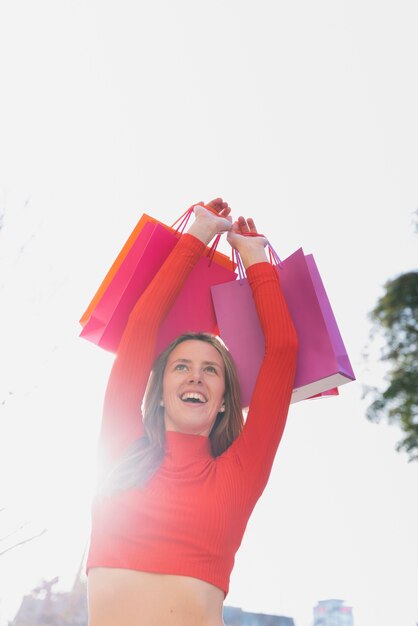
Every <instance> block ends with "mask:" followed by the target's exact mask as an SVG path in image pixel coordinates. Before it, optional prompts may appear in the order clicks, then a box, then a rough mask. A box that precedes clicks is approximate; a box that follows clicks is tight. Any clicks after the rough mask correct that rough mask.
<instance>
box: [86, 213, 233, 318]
mask: <svg viewBox="0 0 418 626" xmlns="http://www.w3.org/2000/svg"><path fill="white" fill-rule="evenodd" d="M196 204H200V205H202V206H204V204H203V202H198V203H196ZM194 206H196V205H192V206H191V207H190V208H189V209H188V210H187V211H185V212H184V213H183V215H181V216H180V217H179V218H178V220H176V221H175V222H174V224H173V225H172V226H167V225H166V224H164V223H163V222H160V221H159V220H157V219H156V218H155V217H152V216H151V215H148V214H147V213H144V214H143V215H142V216H141V217H140V219H139V221H138V223H137V224H136V226H135V228H134V229H133V231H132V232H131V234H130V235H129V237H128V239H127V240H126V242H125V244H124V245H123V247H122V249H121V250H120V252H119V254H118V255H117V257H116V259H115V260H114V262H113V263H112V265H111V267H110V269H109V271H108V272H107V274H106V276H105V277H104V279H103V281H102V282H101V284H100V286H99V288H98V289H97V291H96V293H95V294H94V296H93V298H92V300H91V302H90V304H89V305H88V307H87V309H86V310H85V311H84V313H83V315H82V316H81V318H80V324H81V325H82V326H85V324H87V322H88V320H89V319H90V316H91V314H92V312H93V310H94V309H95V307H96V306H97V304H98V302H99V301H100V299H101V298H102V297H103V294H104V293H105V291H106V289H107V288H108V287H109V285H110V284H111V282H112V281H113V278H114V277H115V275H116V274H117V272H118V271H119V268H120V267H121V265H122V263H123V262H124V260H125V258H126V257H127V256H128V254H129V252H130V251H131V249H132V248H133V247H135V244H136V242H137V240H138V238H141V233H142V230H143V229H144V228H145V226H146V225H147V224H149V223H150V222H151V223H152V224H160V226H162V227H163V228H165V229H166V230H167V231H168V232H169V233H171V234H173V235H175V236H176V237H177V238H179V237H180V236H181V234H182V233H183V231H184V229H185V227H186V225H187V223H188V220H189V218H190V216H191V214H192V212H193V208H194ZM206 208H208V207H206ZM134 258H136V257H134ZM213 260H214V262H215V263H217V264H218V265H221V266H223V267H226V268H228V269H229V267H230V266H231V260H230V258H229V257H228V256H226V255H224V254H221V253H220V252H215V253H214V255H213Z"/></svg>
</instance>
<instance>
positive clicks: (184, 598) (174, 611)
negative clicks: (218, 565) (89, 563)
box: [88, 567, 225, 626]
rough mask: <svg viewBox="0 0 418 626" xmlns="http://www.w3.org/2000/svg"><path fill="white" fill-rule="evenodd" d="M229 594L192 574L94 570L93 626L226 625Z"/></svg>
mask: <svg viewBox="0 0 418 626" xmlns="http://www.w3.org/2000/svg"><path fill="white" fill-rule="evenodd" d="M224 596H225V594H224V592H223V591H222V589H219V587H215V586H214V585H211V584H210V583H207V582H205V581H204V580H199V579H197V578H191V577H189V576H174V575H171V574H152V573H149V572H140V571H134V570H128V569H115V568H104V567H97V568H92V569H90V571H89V576H88V601H89V622H88V626H122V625H123V626H223V620H222V606H223V601H224Z"/></svg>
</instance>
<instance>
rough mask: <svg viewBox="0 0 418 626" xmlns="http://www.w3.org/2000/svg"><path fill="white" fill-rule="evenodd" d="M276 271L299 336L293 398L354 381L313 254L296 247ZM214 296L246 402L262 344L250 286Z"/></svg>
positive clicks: (234, 285) (241, 284)
mask: <svg viewBox="0 0 418 626" xmlns="http://www.w3.org/2000/svg"><path fill="white" fill-rule="evenodd" d="M276 271H277V272H278V273H279V278H280V282H281V286H282V290H283V294H284V296H285V299H286V302H287V305H288V307H289V311H290V314H291V316H292V319H293V323H294V325H295V328H296V332H297V335H298V340H299V350H298V359H297V369H296V377H295V384H294V389H293V394H292V400H291V402H298V401H299V400H304V399H306V398H310V397H312V396H315V395H317V394H322V393H323V392H327V393H330V389H331V388H334V387H338V386H340V385H343V384H345V383H348V382H350V381H352V380H355V376H354V372H353V370H352V367H351V364H350V360H349V358H348V355H347V351H346V349H345V346H344V343H343V340H342V338H341V334H340V331H339V329H338V325H337V322H336V320H335V317H334V314H333V311H332V308H331V305H330V302H329V299H328V296H327V294H326V291H325V288H324V285H323V283H322V280H321V277H320V275H319V272H318V269H317V267H316V264H315V260H314V258H313V256H312V255H307V256H305V255H304V253H303V250H302V248H300V249H299V250H297V251H296V252H294V253H293V254H292V255H291V256H290V257H288V258H287V259H285V260H284V261H282V262H281V267H280V268H279V267H276ZM212 298H213V303H214V307H215V312H216V318H217V322H218V326H219V333H220V336H221V338H222V339H223V341H224V342H225V344H226V345H227V346H228V348H229V350H230V352H231V354H232V357H233V358H234V361H235V363H236V365H237V370H238V376H239V380H240V384H241V394H242V399H243V406H248V405H249V403H250V400H251V396H252V393H253V390H254V386H255V382H256V379H257V375H258V371H259V369H260V365H261V362H262V359H263V354H264V346H265V344H264V337H263V333H262V330H261V327H260V323H259V320H258V316H257V312H256V309H255V305H254V301H253V297H252V293H251V288H250V286H249V285H248V281H247V280H246V279H242V280H237V281H234V282H230V283H227V284H224V285H218V286H216V287H213V288H212ZM243 338H245V339H243ZM278 383H279V381H278ZM331 393H335V392H331Z"/></svg>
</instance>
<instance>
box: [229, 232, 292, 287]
mask: <svg viewBox="0 0 418 626" xmlns="http://www.w3.org/2000/svg"><path fill="white" fill-rule="evenodd" d="M240 234H241V235H243V236H244V237H264V235H262V234H261V233H240ZM267 249H268V253H269V259H270V264H271V265H273V266H277V267H278V268H279V269H283V263H282V261H281V259H280V257H279V255H278V254H277V252H276V250H275V249H274V248H273V246H272V245H271V243H270V242H269V241H268V240H267ZM234 263H235V264H236V266H237V268H238V280H239V283H240V285H242V281H243V280H244V278H245V276H246V274H245V268H244V264H243V262H242V259H241V256H240V254H239V252H238V250H236V249H235V248H232V264H233V265H234Z"/></svg>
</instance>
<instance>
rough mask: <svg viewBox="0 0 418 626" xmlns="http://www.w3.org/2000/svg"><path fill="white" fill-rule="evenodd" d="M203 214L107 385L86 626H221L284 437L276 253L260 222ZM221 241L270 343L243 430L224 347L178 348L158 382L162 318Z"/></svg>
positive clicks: (185, 341) (168, 354)
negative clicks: (249, 527) (270, 253)
mask: <svg viewBox="0 0 418 626" xmlns="http://www.w3.org/2000/svg"><path fill="white" fill-rule="evenodd" d="M208 206H209V208H210V209H212V210H211V211H210V210H207V209H206V208H204V207H202V206H196V207H195V221H194V223H193V224H192V226H191V227H190V229H189V230H188V233H187V234H185V235H183V236H182V238H181V239H180V241H179V243H178V244H177V245H176V247H175V248H174V250H173V252H172V253H171V255H170V258H169V260H168V261H167V262H166V263H165V264H164V265H163V267H162V268H161V269H160V271H159V272H158V274H157V276H156V277H155V278H154V280H153V281H152V282H151V284H150V286H149V287H148V289H147V290H146V292H145V293H144V294H143V295H142V297H141V298H140V299H139V301H138V303H137V304H136V306H135V308H134V310H133V312H132V314H131V316H130V318H129V321H128V324H127V327H126V329H125V332H124V334H123V337H122V340H121V343H120V346H119V349H118V354H117V357H116V359H115V363H114V365H113V368H112V372H111V375H110V379H109V383H108V387H107V390H106V396H105V403H104V413H103V423H102V430H101V435H100V449H101V454H102V465H103V467H104V469H105V471H106V478H105V480H104V482H103V486H102V492H101V495H99V496H98V497H97V498H96V500H95V503H94V506H93V521H92V535H91V545H90V551H89V557H88V562H87V571H88V593H89V626H198V625H200V626H222V624H223V621H222V606H223V601H224V598H225V596H226V594H227V592H228V585H229V577H230V573H231V570H232V567H233V563H234V558H235V553H236V551H237V550H238V548H239V545H240V543H241V540H242V536H243V534H244V530H245V527H246V524H247V521H248V519H249V516H250V515H251V512H252V510H253V508H254V505H255V503H256V502H257V500H258V498H259V497H260V495H261V493H262V491H263V490H264V487H265V486H266V483H267V480H268V476H269V473H270V470H271V466H272V463H273V460H274V455H275V453H276V450H277V447H278V445H279V442H280V439H281V436H282V433H283V429H284V426H285V422H286V416H287V411H288V407H289V403H290V398H291V393H292V387H293V379H294V374H295V362H296V351H297V339H296V334H295V330H294V327H293V324H292V321H291V319H290V316H289V313H288V310H287V307H286V304H285V301H284V299H283V296H282V293H281V290H280V285H279V281H278V278H277V273H276V271H275V270H274V268H272V267H271V265H270V264H269V263H268V261H267V257H266V254H265V251H264V247H265V245H266V243H267V241H266V239H265V238H264V237H262V236H256V235H257V231H256V228H255V225H254V222H253V221H252V220H251V219H248V221H247V220H245V219H244V218H242V217H240V218H239V219H238V221H237V222H235V223H233V224H232V219H231V217H230V208H229V207H228V205H227V203H225V202H223V201H222V199H221V198H218V199H216V200H214V201H212V202H211V203H209V205H208ZM223 232H228V237H227V238H228V242H229V243H230V245H231V246H232V247H233V248H235V249H237V250H238V252H239V253H240V255H241V258H242V261H243V263H244V266H245V268H246V271H247V277H248V280H249V283H250V285H251V289H252V291H253V296H254V299H255V303H256V307H257V311H258V315H259V318H260V322H261V325H262V328H263V332H264V335H265V340H266V351H265V355H264V360H263V363H262V366H261V369H260V373H259V377H258V380H257V384H256V387H255V390H254V394H253V398H252V401H251V405H250V408H249V411H248V416H247V420H246V423H245V426H244V427H242V414H241V407H240V397H239V386H238V383H237V377H236V373H235V369H234V366H233V363H232V361H231V359H230V357H229V355H228V352H227V350H225V349H224V347H223V346H222V344H221V342H219V341H218V340H216V338H214V337H211V336H210V335H205V334H203V335H202V334H191V335H186V336H182V337H180V338H178V339H177V340H176V341H175V342H173V344H172V345H171V346H170V347H169V348H168V349H167V350H166V351H165V352H164V353H163V354H162V355H161V356H160V357H159V359H157V361H156V363H155V364H154V367H153V369H152V374H151V377H150V378H149V372H150V370H151V366H152V363H153V360H154V350H155V344H156V338H157V333H158V329H159V326H160V324H161V322H162V320H163V319H164V316H165V315H166V313H167V312H168V311H169V309H170V307H171V306H172V304H173V302H174V300H175V298H176V296H177V294H178V293H179V291H180V289H181V287H182V285H183V283H184V281H185V280H186V278H187V276H188V274H189V273H190V271H191V269H192V268H193V267H194V265H195V263H196V262H197V261H198V259H199V258H200V256H201V254H202V253H203V252H204V250H205V247H206V245H207V244H208V243H209V242H210V241H211V240H212V238H213V237H214V236H215V235H216V234H217V233H223ZM248 235H253V236H248ZM243 340H245V338H243ZM148 378H149V383H148ZM147 383H148V388H147V390H146V386H147ZM145 390H146V397H145V402H144V417H143V421H142V415H141V403H142V398H143V396H144V393H145Z"/></svg>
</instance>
